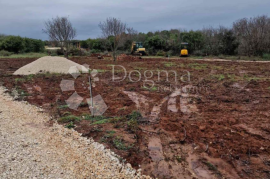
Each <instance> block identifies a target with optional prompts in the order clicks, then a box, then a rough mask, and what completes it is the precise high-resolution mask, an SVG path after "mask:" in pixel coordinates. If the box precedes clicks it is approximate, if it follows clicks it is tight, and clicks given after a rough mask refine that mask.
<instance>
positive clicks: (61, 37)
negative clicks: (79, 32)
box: [43, 17, 76, 58]
mask: <svg viewBox="0 0 270 179" xmlns="http://www.w3.org/2000/svg"><path fill="white" fill-rule="evenodd" d="M43 32H44V33H46V34H48V35H49V38H50V40H51V41H54V42H58V43H59V44H60V46H61V49H62V52H63V53H64V54H65V57H66V58H68V54H69V51H70V41H71V40H73V39H74V38H75V37H76V29H75V28H73V26H72V24H71V22H70V21H69V19H68V18H67V17H56V18H52V19H51V20H48V21H46V22H45V29H43Z"/></svg>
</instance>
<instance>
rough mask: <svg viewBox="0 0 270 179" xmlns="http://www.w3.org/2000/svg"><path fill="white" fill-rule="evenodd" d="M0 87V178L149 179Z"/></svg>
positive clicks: (106, 150)
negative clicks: (54, 122)
mask: <svg viewBox="0 0 270 179" xmlns="http://www.w3.org/2000/svg"><path fill="white" fill-rule="evenodd" d="M50 121H51V119H50V116H48V115H46V114H44V113H43V111H42V109H39V108H37V107H35V106H32V105H30V104H28V103H27V102H19V101H14V100H13V99H12V98H11V97H10V96H9V95H8V94H6V93H5V89H4V88H2V87H1V88H0V126H1V127H0V178H147V177H145V176H141V175H140V173H139V172H138V171H136V170H134V169H132V168H131V167H130V165H129V164H127V165H126V164H121V163H120V162H119V160H118V158H117V157H118V156H116V155H115V154H114V153H113V152H111V151H110V150H108V149H104V147H103V145H101V144H98V143H95V142H94V141H93V140H92V139H86V138H83V137H81V136H80V134H79V133H77V132H75V131H74V130H70V129H66V128H64V127H63V126H60V125H57V124H52V123H51V122H50Z"/></svg>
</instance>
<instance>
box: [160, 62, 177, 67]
mask: <svg viewBox="0 0 270 179" xmlns="http://www.w3.org/2000/svg"><path fill="white" fill-rule="evenodd" d="M163 64H164V66H165V67H173V66H174V67H175V66H177V65H176V64H175V63H173V62H164V63H163Z"/></svg>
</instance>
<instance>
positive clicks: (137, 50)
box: [131, 42, 147, 56]
mask: <svg viewBox="0 0 270 179" xmlns="http://www.w3.org/2000/svg"><path fill="white" fill-rule="evenodd" d="M131 55H136V56H142V55H147V54H146V51H145V48H144V47H143V43H142V42H132V45H131Z"/></svg>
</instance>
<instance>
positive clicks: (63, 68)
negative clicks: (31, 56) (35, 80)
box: [14, 56, 82, 75]
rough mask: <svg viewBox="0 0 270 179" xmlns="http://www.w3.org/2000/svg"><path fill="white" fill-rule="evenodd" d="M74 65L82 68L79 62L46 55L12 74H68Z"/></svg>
mask: <svg viewBox="0 0 270 179" xmlns="http://www.w3.org/2000/svg"><path fill="white" fill-rule="evenodd" d="M74 66H76V67H77V68H78V69H81V68H82V66H81V65H80V64H78V63H75V62H73V61H70V60H68V59H66V58H63V57H51V56H46V57H42V58H39V59H37V60H36V61H33V62H32V63H29V64H27V65H25V66H23V67H21V68H20V69H18V70H17V71H15V72H14V75H30V74H38V73H48V72H49V73H62V74H68V72H69V69H70V68H71V67H74Z"/></svg>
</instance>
